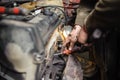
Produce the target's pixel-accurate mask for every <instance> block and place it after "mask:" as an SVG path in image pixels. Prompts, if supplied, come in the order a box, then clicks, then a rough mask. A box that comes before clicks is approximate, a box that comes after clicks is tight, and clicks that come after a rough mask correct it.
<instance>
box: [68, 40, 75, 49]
mask: <svg viewBox="0 0 120 80" xmlns="http://www.w3.org/2000/svg"><path fill="white" fill-rule="evenodd" d="M74 44H75V43H74V42H71V43H70V46H69V50H72V49H73V47H74Z"/></svg>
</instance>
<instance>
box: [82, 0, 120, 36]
mask: <svg viewBox="0 0 120 80" xmlns="http://www.w3.org/2000/svg"><path fill="white" fill-rule="evenodd" d="M119 23H120V0H99V1H98V2H97V3H96V6H95V8H94V10H93V11H92V12H91V13H90V14H89V15H88V17H87V18H86V19H85V23H84V24H85V26H86V29H87V31H88V34H89V33H92V32H93V30H94V29H96V28H99V29H101V30H108V29H112V28H115V27H120V25H119Z"/></svg>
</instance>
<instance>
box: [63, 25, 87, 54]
mask: <svg viewBox="0 0 120 80" xmlns="http://www.w3.org/2000/svg"><path fill="white" fill-rule="evenodd" d="M86 40H87V32H86V31H85V28H84V27H81V26H80V25H75V26H74V28H73V30H72V31H71V33H70V34H69V35H68V37H67V38H66V40H65V42H64V44H63V46H64V47H67V49H66V48H65V50H64V53H65V51H66V52H69V53H70V52H71V50H72V49H73V47H74V44H75V43H76V42H77V41H78V42H80V43H81V44H85V43H86ZM68 50H69V51H68Z"/></svg>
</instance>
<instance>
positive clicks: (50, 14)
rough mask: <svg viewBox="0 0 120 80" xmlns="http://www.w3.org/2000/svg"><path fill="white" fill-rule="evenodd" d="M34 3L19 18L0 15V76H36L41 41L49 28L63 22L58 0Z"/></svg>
mask: <svg viewBox="0 0 120 80" xmlns="http://www.w3.org/2000/svg"><path fill="white" fill-rule="evenodd" d="M28 4H29V3H25V4H23V5H21V7H24V6H25V5H28ZM51 4H52V5H51ZM36 5H37V6H38V7H37V8H34V10H32V11H31V13H30V14H29V15H27V16H21V17H22V18H21V19H16V20H15V18H16V16H14V15H3V16H2V18H1V20H0V26H1V27H0V76H2V77H3V78H5V79H6V80H38V79H37V77H36V75H37V72H38V70H37V67H38V65H39V64H40V63H41V62H42V60H43V56H44V49H45V45H46V44H47V41H49V39H50V36H51V35H52V33H53V31H54V30H55V29H56V28H57V27H58V26H59V25H63V24H66V17H65V13H64V9H63V8H62V6H63V5H62V1H61V0H40V2H38V3H37V4H36ZM60 6H61V7H60ZM29 16H30V18H28V17H29ZM31 16H32V17H31ZM26 17H27V20H25V21H23V18H24V19H25V18H26ZM17 18H19V17H17ZM1 79H2V78H1ZM3 80H4V79H3Z"/></svg>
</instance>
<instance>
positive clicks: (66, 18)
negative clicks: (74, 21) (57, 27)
mask: <svg viewBox="0 0 120 80" xmlns="http://www.w3.org/2000/svg"><path fill="white" fill-rule="evenodd" d="M46 7H53V8H57V9H59V10H60V11H61V12H62V13H63V14H64V16H65V25H66V24H67V22H68V16H67V14H66V13H65V11H64V10H62V9H61V8H65V7H63V6H56V5H48V6H37V8H36V9H34V10H32V11H35V10H37V9H41V8H46Z"/></svg>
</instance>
